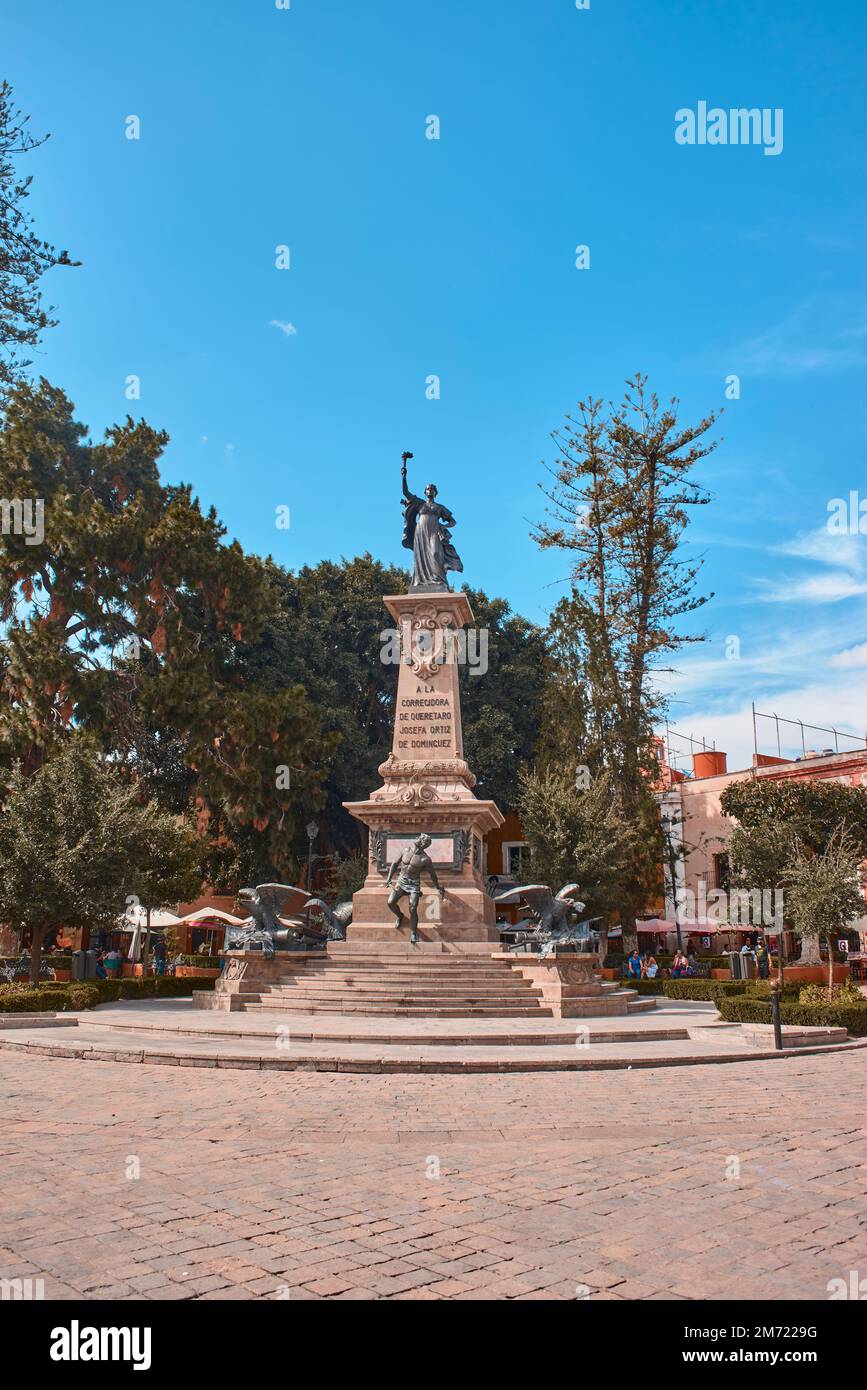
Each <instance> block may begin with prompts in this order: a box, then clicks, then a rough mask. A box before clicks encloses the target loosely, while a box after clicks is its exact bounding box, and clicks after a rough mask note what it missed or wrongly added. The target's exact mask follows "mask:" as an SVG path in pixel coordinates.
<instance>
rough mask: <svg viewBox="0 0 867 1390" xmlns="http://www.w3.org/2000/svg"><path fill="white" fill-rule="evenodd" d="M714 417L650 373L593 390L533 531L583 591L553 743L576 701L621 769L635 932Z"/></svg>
mask: <svg viewBox="0 0 867 1390" xmlns="http://www.w3.org/2000/svg"><path fill="white" fill-rule="evenodd" d="M715 419H716V417H715V416H714V415H713V414H711V415H708V416H706V417H705V418H704V419H701V420H699V421H698V423H697V424H695V425H684V424H682V423H681V422H680V420H679V418H678V403H677V402H676V401H671V402H670V404H669V405H668V406H661V405H660V402H659V400H658V398H657V397H656V395H654V394H653V393H652V392H650V391H649V390H648V389H647V381H646V378H645V377H643V376H641V375H637V376H636V377H635V379H634V380H633V381H629V382H627V386H626V394H625V397H624V399H623V401H622V403H621V404H620V405H619V406H609V407H605V406H604V404H603V402H601V401H599V400H586V401H582V402H581V403H580V405H579V407H578V416H577V418H573V417H571V416H570V417H568V418H567V421H566V424H565V426H564V428H563V429H561V430H559V431H556V432H555V434H554V436H553V437H554V441H555V444H556V446H557V449H558V457H557V458H556V460H555V462H554V464H553V465H552V467H551V469H550V471H551V474H552V477H553V485H552V486H550V487H549V488H548V489H545V491H546V496H547V497H548V499H549V503H550V508H549V512H548V519H546V520H545V521H543V522H542V523H541V524H540V525H539V526H538V527H537V529H536V533H535V535H536V539H537V540H538V542H539V544H540V545H541V546H542V547H543V548H554V549H558V550H563V551H564V552H566V553H567V554H568V555H569V556H570V558H571V579H572V593H571V595H570V596H569V597H568V598H567V599H565V600H564V601H563V602H562V603H561V604H560V605H559V606H558V609H557V611H556V613H555V618H554V624H553V627H552V631H551V638H552V648H553V650H554V652H555V654H556V653H557V652H558V651H559V652H560V653H561V654H562V653H563V652H564V651H566V652H571V653H572V655H573V657H574V658H575V660H574V664H573V665H572V667H571V670H568V669H567V670H566V671H565V672H564V671H563V670H562V668H561V672H560V675H559V678H558V682H557V683H555V688H554V690H553V692H552V697H551V705H550V707H549V718H548V720H547V725H546V728H545V730H544V732H543V739H542V743H543V748H545V749H548V750H551V755H553V756H557V757H563V756H564V753H565V747H564V744H565V740H566V734H565V729H561V730H560V731H557V732H555V734H554V735H553V737H552V730H551V718H550V715H551V712H552V711H553V714H554V718H555V719H556V717H557V715H558V712H559V713H561V712H562V711H563V710H564V709H566V710H571V712H572V715H573V717H574V723H573V724H572V725H571V726H569V728H570V734H571V733H573V732H574V737H575V742H576V745H577V747H578V751H579V753H580V754H581V756H580V757H579V758H577V759H576V761H580V762H586V763H587V764H588V765H589V766H590V770H591V773H597V772H598V771H600V770H601V769H603V768H604V769H605V770H606V771H607V772H608V773H609V774H610V776H611V777H612V780H613V785H614V788H615V794H616V798H617V803H618V806H619V809H620V813H621V815H622V817H623V818H624V820H625V821H627V822H628V823H629V824H630V825H631V826H632V828H633V830H634V832H635V837H636V856H635V861H634V867H635V874H634V877H633V880H632V883H631V887H630V889H629V891H628V894H627V896H626V898H625V899H624V915H623V924H624V939H625V942H626V944H630V942H633V941H634V939H635V938H634V917H635V912H636V910H637V909H638V907H639V906H640V905H641V903H642V902H643V901H645V900H646V898H647V896H648V895H649V893H650V891H651V885H652V882H653V880H654V879H656V878H657V877H658V857H657V856H658V835H657V834H656V833H655V831H654V830H653V829H652V825H653V822H654V819H655V815H656V812H655V808H654V806H653V800H652V796H651V793H650V787H651V784H652V779H653V776H654V772H655V767H656V759H655V754H654V748H653V726H654V722H655V720H657V719H658V717H659V715H660V713H661V712H662V710H663V709H664V701H663V700H662V698H661V696H660V694H659V691H658V685H657V684H656V678H657V676H658V673H659V672H660V671H661V670H662V669H663V666H662V663H663V662H664V661H667V660H668V659H669V658H670V657H671V656H672V655H673V654H675V653H676V652H677V651H678V650H679V649H680V648H681V647H683V646H684V644H686V643H689V642H693V641H698V640H701V638H700V636H697V635H695V634H689V633H687V632H686V631H685V630H684V626H683V624H684V620H685V619H687V618H688V617H689V615H691V614H692V613H694V612H695V611H696V610H697V609H699V608H701V607H702V605H703V604H704V603H706V602H707V598H706V597H704V596H701V595H698V594H697V593H696V592H695V581H696V578H697V575H698V572H699V569H700V565H701V562H700V560H696V559H694V558H692V557H690V556H688V555H686V554H685V553H684V550H683V544H682V543H683V539H684V532H685V529H686V526H687V522H688V517H689V512H690V510H691V509H692V508H693V507H696V506H702V505H704V504H705V503H706V502H707V501H708V500H709V499H708V495H707V493H706V491H705V490H704V489H703V488H702V487H701V486H699V484H698V483H697V482H696V481H695V480H694V478H693V477H692V476H691V475H692V473H693V471H694V469H695V468H696V466H697V465H698V464H699V463H700V461H701V460H702V459H704V458H705V457H706V456H707V455H708V454H710V453H711V452H712V451H713V449H714V448H715V447H716V446H715V443H714V442H713V441H708V439H707V435H708V431H709V430H710V429H711V428H712V426H713V425H714V423H715ZM569 629H571V630H572V634H573V635H572V636H571V637H570V636H569V635H568V634H569ZM570 687H571V688H570ZM630 928H632V929H633V930H630Z"/></svg>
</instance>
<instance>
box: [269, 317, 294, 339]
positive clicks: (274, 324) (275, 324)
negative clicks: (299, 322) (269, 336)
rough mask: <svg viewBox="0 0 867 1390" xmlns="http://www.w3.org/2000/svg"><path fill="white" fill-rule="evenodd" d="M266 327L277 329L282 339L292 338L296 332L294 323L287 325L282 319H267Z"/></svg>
mask: <svg viewBox="0 0 867 1390" xmlns="http://www.w3.org/2000/svg"><path fill="white" fill-rule="evenodd" d="M268 327H269V328H279V329H280V332H281V333H282V334H283V336H284V338H293V337H294V336H295V335H296V334H297V332H298V329H297V328H296V327H295V325H294V323H289V322H288V321H285V320H284V319H269V320H268Z"/></svg>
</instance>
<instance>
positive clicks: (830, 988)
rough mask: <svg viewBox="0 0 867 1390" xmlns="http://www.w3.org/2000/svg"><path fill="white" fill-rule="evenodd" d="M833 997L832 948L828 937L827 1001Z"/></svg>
mask: <svg viewBox="0 0 867 1390" xmlns="http://www.w3.org/2000/svg"><path fill="white" fill-rule="evenodd" d="M833 998H834V950H833V947H832V946H831V938H830V937H829V938H828V1003H829V1004H830V1002H831V1000H832V999H833Z"/></svg>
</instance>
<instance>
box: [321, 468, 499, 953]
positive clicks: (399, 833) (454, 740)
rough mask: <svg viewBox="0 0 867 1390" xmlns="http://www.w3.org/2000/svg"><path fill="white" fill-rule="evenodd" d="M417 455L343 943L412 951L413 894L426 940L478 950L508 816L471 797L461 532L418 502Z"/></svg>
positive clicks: (357, 805) (439, 507) (468, 620)
mask: <svg viewBox="0 0 867 1390" xmlns="http://www.w3.org/2000/svg"><path fill="white" fill-rule="evenodd" d="M411 458H412V454H410V453H405V454H404V455H403V463H402V468H401V478H402V484H403V502H402V505H403V508H404V530H403V544H404V546H405V547H406V548H407V549H408V550H412V555H413V573H412V583H411V585H410V589H409V592H408V593H406V594H389V595H385V596H384V598H383V602H384V604H385V606H386V608H387V609H388V612H389V613H390V614H391V616H392V618H393V619H394V622H395V624H396V627H395V637H394V642H393V644H392V649H393V651H394V652H395V656H396V659H398V660H399V665H398V678H397V697H396V703H395V719H394V736H393V740H392V748H391V753H390V754H389V756H388V758H386V760H385V762H384V763H382V764H380V767H379V774H380V777H381V778H382V785H381V786H380V787H377V788H376V789H375V790H373V791H372V792H371V794H370V796H369V797H368V799H367V800H366V801H347V802H344V805H345V807H346V809H347V811H349V812H350V814H351V815H353V816H355V817H356V819H357V820H360V821H361V822H362V823H363V824H364V825H366V826H367V828H368V830H369V832H370V833H369V851H368V866H367V878H366V879H365V882H364V885H363V887H362V888H361V889H359V891H358V892H357V893H356V894H355V895H354V897H353V914H352V925H351V926H350V927H349V928H348V930H347V940H348V941H351V942H356V943H357V942H363V941H372V942H389V941H391V942H399V941H406V942H409V940H410V936H411V934H412V928H413V920H412V919H413V916H414V915H415V914H414V912H413V906H414V904H413V898H414V897H415V898H416V899H417V901H416V903H415V909H416V912H417V918H418V926H417V934H418V938H419V940H420V941H421V942H422V943H424V942H425V941H436V942H448V943H451V946H452V949H454V950H459V949H461V947H465V948H466V949H469V950H472V949H473V943H484V942H491V941H494V942H495V941H497V940H498V939H499V934H498V932H497V930H496V928H495V920H496V911H495V908H494V903H493V901H492V899H491V898H490V897H489V896H488V894H487V893H486V892H485V886H484V880H483V878H482V867H483V865H482V845H483V837H484V836H485V834H486V833H487V832H488V831H489V830H493V829H494V828H495V827H497V826H499V825H502V823H503V815H502V813H501V812H500V810H499V809H498V808H497V806H496V805H495V804H494V802H493V801H483V800H480V799H479V798H478V797H477V796H476V795H475V793H474V791H473V788H474V786H475V783H476V779H475V777H474V776H473V774H472V772H471V770H470V768H469V765H468V764H467V762H466V760H465V758H464V744H463V733H462V729H461V701H460V687H459V682H458V671H459V666H460V664H461V662H462V660H464V659H465V657H466V650H467V646H466V633H465V629H466V628H467V627H468V626H470V625H471V624H472V622H473V613H472V609H471V607H470V604H469V600H468V599H467V597H466V595H465V594H461V593H454V592H453V590H451V589H450V588H449V585H448V580H447V577H446V576H447V574H448V573H449V572H450V571H457V572H460V571H462V570H463V565H462V563H461V560H460V557H459V555H458V554H457V551H456V550H455V548H454V546H453V544H452V538H451V528H452V527H454V526H455V525H456V524H457V523H456V521H455V518H454V516H453V515H452V513H451V512H450V511H449V510H448V508H447V507H445V506H443V504H442V503H440V502H438V501H437V489H436V487H435V486H434V484H433V483H429V484H428V485H427V487H426V488H425V490H424V496H423V497H417V496H416V495H415V494H414V493H412V492H411V491H410V489H409V486H408V483H407V462H408V460H409V459H411ZM420 836H424V837H425V839H427V840H429V843H428V844H426V845H424V846H423V847H422V848H423V854H424V856H425V858H426V859H427V860H428V861H429V863H430V865H431V866H432V868H433V873H434V882H432V883H431V884H430V886H428V884H427V883H423V882H421V879H420V877H418V876H417V875H416V874H415V871H414V869H413V867H412V864H411V861H412V858H413V855H412V854H409V855H407V853H406V852H407V851H412V850H413V849H414V847H415V846H416V842H417V841H418V839H419V837H420ZM404 861H405V864H404ZM423 867H424V866H423ZM390 870H392V871H393V872H392V873H391V874H390ZM407 870H408V871H409V872H408V873H407ZM427 872H428V876H429V871H427ZM398 873H399V874H400V876H399V877H398V886H399V885H400V883H401V882H404V883H405V884H406V887H405V888H404V889H403V890H402V891H403V896H404V897H405V899H406V902H407V905H408V907H409V913H410V916H409V918H407V917H406V916H404V914H403V911H402V909H401V906H400V903H401V895H400V894H398V895H397V896H395V891H394V875H395V874H398ZM414 883H416V884H417V888H415V889H414V888H413V884H414Z"/></svg>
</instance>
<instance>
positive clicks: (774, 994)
mask: <svg viewBox="0 0 867 1390" xmlns="http://www.w3.org/2000/svg"><path fill="white" fill-rule="evenodd" d="M771 1018H772V1020H773V1023H774V1047H775V1048H776V1049H777V1051H778V1052H782V1050H783V1028H782V1024H781V1023H780V982H779V980H774V983H773V984H772V985H771Z"/></svg>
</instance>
